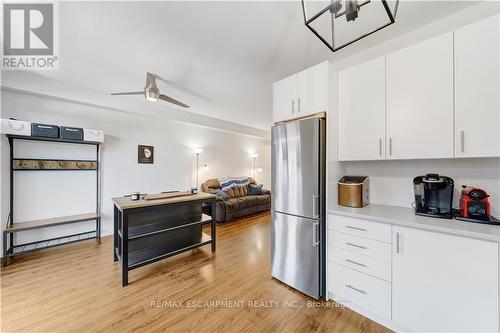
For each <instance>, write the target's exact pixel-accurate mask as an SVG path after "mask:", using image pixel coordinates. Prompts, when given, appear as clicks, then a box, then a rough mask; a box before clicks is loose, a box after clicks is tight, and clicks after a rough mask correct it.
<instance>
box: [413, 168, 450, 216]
mask: <svg viewBox="0 0 500 333" xmlns="http://www.w3.org/2000/svg"><path fill="white" fill-rule="evenodd" d="M454 186H455V183H454V182H453V179H451V178H450V177H445V176H440V175H438V174H435V173H429V174H426V175H425V176H418V177H415V178H414V179H413V190H414V192H415V214H417V215H424V216H430V217H439V218H446V219H451V218H453V212H452V208H451V207H452V204H453V189H454Z"/></svg>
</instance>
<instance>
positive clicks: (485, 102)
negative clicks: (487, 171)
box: [455, 15, 500, 157]
mask: <svg viewBox="0 0 500 333" xmlns="http://www.w3.org/2000/svg"><path fill="white" fill-rule="evenodd" d="M499 81H500V16H499V15H496V16H493V17H490V18H488V19H486V20H482V21H479V22H477V23H474V24H471V25H468V26H465V27H463V28H460V29H458V30H456V31H455V156H457V157H481V156H500V83H499Z"/></svg>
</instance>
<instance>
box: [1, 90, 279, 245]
mask: <svg viewBox="0 0 500 333" xmlns="http://www.w3.org/2000/svg"><path fill="white" fill-rule="evenodd" d="M2 116H3V117H5V118H7V117H14V118H17V119H22V120H28V121H33V122H46V123H49V124H66V125H69V126H78V127H84V128H93V129H100V130H103V131H104V132H105V133H106V136H105V143H104V144H103V146H102V152H101V161H102V164H101V169H102V173H101V177H102V178H101V183H102V204H101V207H102V208H101V209H102V214H103V234H104V235H108V234H111V233H112V230H113V229H112V202H111V198H113V197H119V196H123V195H125V194H127V193H130V192H134V191H139V192H143V193H155V192H160V191H166V190H188V189H189V188H190V187H191V186H195V182H196V173H195V170H196V168H195V155H194V153H193V151H192V147H202V148H203V149H204V152H203V153H202V154H201V156H200V164H205V163H206V164H208V165H209V168H210V170H209V171H205V170H203V168H200V182H202V181H204V180H206V179H209V178H214V177H219V176H220V177H222V176H244V175H251V168H252V160H251V159H250V157H249V155H248V152H249V151H252V152H256V153H258V154H259V157H258V159H257V163H256V164H257V167H262V168H263V172H262V173H258V174H257V181H258V182H260V183H263V184H264V185H265V187H267V188H269V187H270V168H271V166H270V155H271V152H270V142H269V140H268V139H265V138H258V137H252V136H247V135H239V134H237V133H230V132H225V131H220V130H216V129H210V128H204V127H200V126H193V125H190V124H187V123H181V122H176V121H172V120H169V119H167V118H166V117H163V116H162V115H161V114H159V115H155V114H151V113H144V114H141V113H128V112H119V111H118V110H110V109H103V108H97V107H90V106H85V105H79V104H73V103H68V102H62V101H58V100H53V99H49V98H43V97H39V96H32V95H29V94H25V93H19V92H13V91H7V90H3V91H2ZM138 144H145V145H152V146H154V147H155V150H154V154H155V156H154V159H155V161H154V164H138V163H137V145H138ZM17 147H18V148H17V149H15V154H16V156H18V157H21V156H25V157H32V158H44V157H45V158H75V159H77V158H80V159H86V158H92V156H93V153H94V151H93V150H92V147H82V146H80V145H61V144H55V143H38V142H20V141H19V144H18V145H17ZM1 148H2V150H1V153H2V155H1V186H2V187H1V192H2V199H1V200H2V202H1V204H2V210H1V214H2V216H1V220H2V225H3V224H4V221H5V220H6V218H7V214H8V199H9V198H8V184H9V178H8V150H9V149H8V141H7V139H6V138H5V136H2V138H1ZM94 191H95V176H94V174H92V172H89V171H64V172H54V171H36V172H28V171H26V172H24V171H23V172H17V173H16V175H15V193H16V195H15V207H14V213H15V215H16V220H17V221H19V222H20V221H25V220H30V219H39V218H48V217H56V216H64V215H71V214H78V213H85V212H89V211H92V210H93V207H94V204H95V201H94V198H95V197H94V195H93V192H94ZM89 226H90V225H89V224H88V223H82V224H81V225H80V226H76V225H73V226H70V227H61V228H52V229H46V230H40V231H36V232H26V233H24V234H23V233H20V234H19V235H20V236H19V238H18V242H25V241H31V240H33V239H35V238H36V237H40V236H43V237H48V236H52V237H55V236H57V235H59V234H61V233H64V232H66V231H67V228H71V230H73V231H76V230H78V231H79V230H82V231H83V229H88V228H89Z"/></svg>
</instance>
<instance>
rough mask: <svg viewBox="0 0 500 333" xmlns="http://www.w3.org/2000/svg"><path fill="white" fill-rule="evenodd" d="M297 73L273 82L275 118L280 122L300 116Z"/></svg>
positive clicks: (275, 120)
mask: <svg viewBox="0 0 500 333" xmlns="http://www.w3.org/2000/svg"><path fill="white" fill-rule="evenodd" d="M298 116H299V115H298V98H297V75H292V76H289V77H287V78H285V79H283V80H281V81H278V82H275V83H274V84H273V120H274V122H275V123H276V122H279V121H283V120H287V119H291V118H295V117H298Z"/></svg>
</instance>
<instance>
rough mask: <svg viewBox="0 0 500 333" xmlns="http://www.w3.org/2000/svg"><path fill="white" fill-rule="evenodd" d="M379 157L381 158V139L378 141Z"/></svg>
mask: <svg viewBox="0 0 500 333" xmlns="http://www.w3.org/2000/svg"><path fill="white" fill-rule="evenodd" d="M378 149H379V155H380V156H382V138H380V139H379V141H378Z"/></svg>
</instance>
